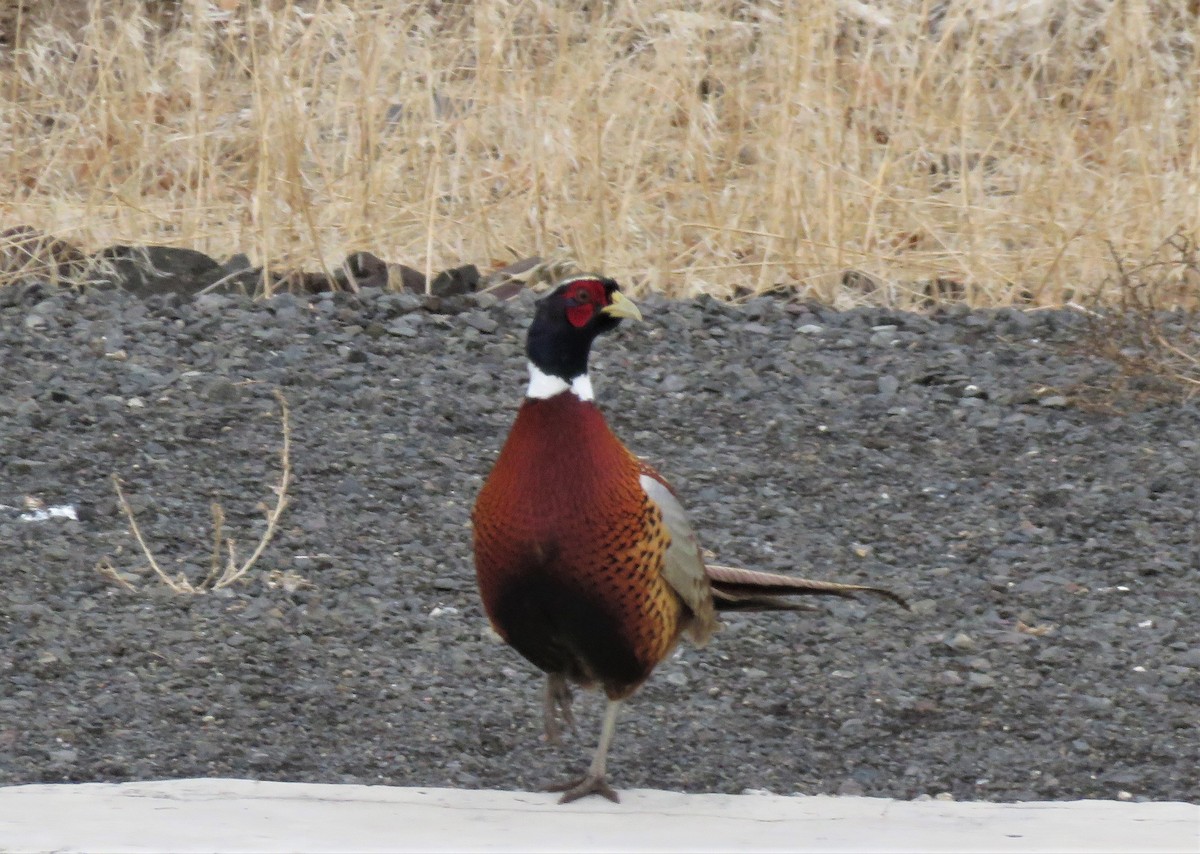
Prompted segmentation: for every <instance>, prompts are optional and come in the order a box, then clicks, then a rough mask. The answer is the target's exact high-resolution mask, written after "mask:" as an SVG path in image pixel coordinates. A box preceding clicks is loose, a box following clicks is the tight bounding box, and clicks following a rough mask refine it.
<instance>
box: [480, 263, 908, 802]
mask: <svg viewBox="0 0 1200 854" xmlns="http://www.w3.org/2000/svg"><path fill="white" fill-rule="evenodd" d="M618 288H619V286H618V284H617V283H616V282H615V281H614V280H612V279H610V278H606V277H602V276H595V275H586V276H576V277H574V278H569V279H566V280H565V281H563V282H561V283H560V284H559V285H558V286H557V287H556V288H555V289H554V290H553V291H552V292H551V293H550V294H549V295H547V296H545V297H543V298H542V299H541V300H539V301H538V303H537V308H536V314H535V316H534V319H533V323H532V325H531V326H530V327H529V333H528V337H527V340H526V348H525V350H526V355H527V357H528V360H529V387H528V390H527V391H526V396H525V400H524V402H523V403H522V404H521V407H520V409H519V411H518V412H517V418H516V421H515V423H514V424H513V426H512V430H511V431H510V433H509V435H508V439H507V441H506V442H505V443H504V447H503V448H502V449H501V451H500V455H499V456H498V457H497V459H496V462H495V466H494V467H493V469H492V472H491V474H490V475H489V476H488V479H487V481H486V482H485V483H484V485H483V489H482V490H481V491H480V493H479V497H478V499H477V501H476V504H475V509H474V513H473V514H472V521H473V523H474V524H473V527H474V549H475V569H476V575H477V579H478V582H479V591H480V596H481V599H482V600H483V606H484V610H485V611H486V612H487V615H488V618H489V619H490V621H491V624H492V626H493V628H495V630H496V632H497V633H498V634H499V635H500V636H501V637H502V638H503V639H504V640H505V641H506V642H507V643H509V644H510V645H511V646H513V647H514V648H515V649H516V650H517V652H519V653H520V654H521V655H523V656H524V657H525V658H527V659H528V660H529V661H530V662H532V663H533V664H534V665H535V666H537V667H538V668H540V669H541V670H543V671H544V672H545V673H546V674H547V676H546V688H545V695H544V701H543V702H544V714H545V724H544V726H545V733H546V738H547V740H548V741H551V742H558V741H559V738H560V735H561V732H562V725H563V724H566V725H568V726H572V727H573V726H574V717H573V715H572V712H571V701H572V697H571V689H570V687H569V683H574V684H576V685H579V686H582V687H584V688H591V687H596V686H598V687H600V688H601V689H603V691H604V693H605V694H606V695H607V697H608V704H607V707H606V709H605V714H604V722H603V726H602V729H601V733H600V742H599V745H598V746H597V748H596V752H595V754H594V756H593V758H592V762H591V765H590V766H589V768H588V770H587V772H586V773H585V774H584V775H583V776H582V777H580V778H579V779H575V780H571V781H570V782H568V783H564V784H561V785H556V786H551V787H549V791H559V792H563V795H562V797H561V799H560V801H559V803H568V802H570V801H574V800H576V799H578V798H581V797H584V796H585V795H591V794H598V795H602V796H604V797H606V798H608V799H609V800H612V801H618V800H619V799H618V796H617V793H616V792H615V791H614V790H613V789H612V787H611V786H610V785H609V784H608V782H607V780H606V758H607V755H608V748H609V745H610V744H611V743H612V739H613V734H614V732H615V731H616V723H617V713H618V710H619V709H620V707H621V703H622V701H624V700H625V699H627V698H628V697H629V696H630V695H632V694H633V693H634V692H635V691H636V690H637V689H638V687H639V686H641V684H642V683H643V682H645V681H646V679H647V678H648V677H649V676H650V673H651V671H653V670H654V668H655V666H656V665H657V664H658V663H659V662H660V661H662V660H663V659H664V658H666V656H667V655H668V654H669V653H670V652H671V650H672V648H673V647H674V646H675V644H676V642H677V641H678V640H679V637H680V635H686V636H687V637H688V638H689V639H690V640H691V641H692V642H694V643H695V644H696V645H697V646H702V645H703V644H704V643H705V642H706V641H707V640H708V639H709V637H710V636H711V635H712V634H713V632H714V631H716V629H717V627H718V622H717V617H716V611H717V610H718V609H720V610H789V609H798V608H800V607H803V606H798V605H796V604H794V603H791V602H788V601H786V600H784V599H781V598H779V597H781V596H787V595H832V596H847V597H853V596H854V594H856V593H872V594H877V595H880V596H883V597H886V598H888V599H891V600H892V601H894V602H896V603H898V604H899V605H901V606H903V607H905V608H907V607H908V606H907V604H906V603H905V601H904V599H902V598H901V597H900V596H898V595H896V594H895V593H892V592H891V591H888V590H884V589H882V588H878V587H867V586H863V585H857V584H838V583H834V582H829V581H810V580H807V579H799V578H791V577H788V576H783V575H776V574H773V573H767V572H758V571H753V570H748V569H740V568H734V567H724V566H711V565H710V566H705V562H704V560H703V557H702V555H701V552H700V548H699V545H698V543H697V539H696V534H695V533H694V531H693V530H692V528H691V526H690V525H689V524H688V520H687V515H686V513H685V512H684V509H683V506H682V505H681V504H680V502H679V499H678V498H677V497H676V495H675V493H674V492H673V491H672V489H671V487H670V486H669V485H668V484H667V482H666V480H664V479H663V477H662V475H660V474H659V473H658V472H657V471H655V470H654V469H653V468H651V467H650V466H649V465H648V464H647V463H645V462H644V461H642V460H641V459H639V458H638V457H636V456H635V455H634V454H633V453H631V452H630V451H629V450H628V449H627V448H626V447H625V445H623V444H622V443H621V441H620V440H619V439H617V437H616V436H615V435H614V434H613V433H612V431H611V430H610V429H609V427H608V425H607V423H606V422H605V420H604V416H603V415H602V414H601V412H600V410H599V409H598V408H597V407H596V404H595V402H594V398H593V392H592V383H591V380H590V379H589V377H588V355H589V352H590V350H591V346H592V342H593V340H595V338H596V336H597V335H600V334H601V333H604V332H608V331H611V330H612V329H615V328H616V327H617V326H618V324H620V322H621V320H622V319H632V320H640V319H641V312H640V311H639V310H638V308H637V306H636V305H634V303H633V301H632V300H630V299H629V298H628V297H626V296H625V295H624V294H622V293H621V291H620V290H619V289H618Z"/></svg>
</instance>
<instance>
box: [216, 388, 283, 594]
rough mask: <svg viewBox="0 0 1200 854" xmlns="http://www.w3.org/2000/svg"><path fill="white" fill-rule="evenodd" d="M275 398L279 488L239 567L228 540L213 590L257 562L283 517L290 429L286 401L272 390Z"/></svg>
mask: <svg viewBox="0 0 1200 854" xmlns="http://www.w3.org/2000/svg"><path fill="white" fill-rule="evenodd" d="M275 399H276V400H277V401H279V417H280V421H281V422H282V424H283V447H282V448H281V449H280V451H279V464H280V468H281V470H282V471H281V473H280V476H279V485H278V486H277V487H275V494H276V499H275V506H274V507H273V508H272V509H271V510H270V512H268V513H267V529H266V530H265V531H263V535H262V537H260V538H259V541H258V546H257V547H255V549H254V551H253V552H251V554H250V557H248V558H247V559H246V562H245V563H243V564H242V565H241V566H240V567H238V566H237V562H236V560H235V558H234V550H233V540H230V541H229V563H228V564H227V565H226V567H225V572H223V573H222V574H221V577H220V578H219V579H217V582H216V584H215V585H214V587H215V588H217V589H220V588H222V587H228V586H229V585H230V584H233V582H235V581H237V580H238V579H239V578H241V577H242V576H244V575H245V574H246V573H247V572H249V571H250V568H251V567H253V566H254V564H255V563H257V562H258V559H259V557H260V556H261V555H262V553H263V551H264V550H266V548H267V546H268V545H269V544H270V542H271V540H272V539H273V538H274V536H275V531H276V529H277V528H278V526H279V520H280V518H282V517H283V511H284V510H286V509H287V505H288V487H289V486H290V485H291V482H292V428H291V422H290V418H289V411H288V405H287V398H285V397H284V396H283V393H282V392H279V391H276V392H275Z"/></svg>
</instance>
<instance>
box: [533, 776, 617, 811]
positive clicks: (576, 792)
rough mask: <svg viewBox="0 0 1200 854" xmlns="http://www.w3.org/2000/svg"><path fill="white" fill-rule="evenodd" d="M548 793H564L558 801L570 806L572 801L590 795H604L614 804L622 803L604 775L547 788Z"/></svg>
mask: <svg viewBox="0 0 1200 854" xmlns="http://www.w3.org/2000/svg"><path fill="white" fill-rule="evenodd" d="M546 791H547V792H562V793H563V796H562V797H561V798H559V799H558V802H559V803H560V804H569V803H571V801H577V800H579V799H580V798H583V797H587V796H588V795H602V796H604V797H606V798H608V799H609V800H610V801H612V802H613V803H614V804H619V803H620V802H621V799H620V798H619V797H618V796H617V792H616V790H615V789H614V788H613V787H612V786H610V785H608V782H607V781H606V780H605V779H604V775H603V774H584V775H583V776H582V777H580V778H579V779H578V780H571V781H569V782H566V783H557V784H555V785H553V786H547V787H546Z"/></svg>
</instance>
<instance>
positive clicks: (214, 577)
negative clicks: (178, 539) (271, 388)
mask: <svg viewBox="0 0 1200 854" xmlns="http://www.w3.org/2000/svg"><path fill="white" fill-rule="evenodd" d="M275 399H276V400H277V401H278V402H279V413H280V421H281V424H282V430H283V444H282V446H281V448H280V451H279V464H280V475H279V483H278V485H277V486H275V489H274V491H275V504H274V506H273V507H271V508H270V509H268V510H267V514H266V515H267V527H266V529H265V530H264V531H263V533H262V536H260V537H259V539H258V544H257V545H256V546H255V548H254V551H252V552H251V553H250V555H249V556H248V557H247V558H246V559H245V560H241V559H239V557H238V553H237V545H236V543H235V542H234V540H233V538H232V537H222V533H223V531H224V523H225V510H224V508H222V507H221V505H220V504H218V503H216V502H213V504H212V514H213V541H212V550H211V553H210V558H209V571H208V575H206V576H205V577H204V579H203V580H201V581H200V582H199V583H196V584H193V583H192V582H191V581H190V580H189V579H188V578H187V576H186V575H184V574H183V573H182V572H180V573H178V574H176V575H175V576H171V575H170V574H169V573H168V572H167V571H166V570H164V569H163V568H162V565H161V564H160V563H159V562H158V560H157V559H156V558H155V556H154V552H153V550H152V549H151V548H150V545H149V544H148V543H147V542H146V538H145V536H144V535H143V534H142V530H141V527H140V526H139V525H138V522H137V516H136V515H135V514H134V512H133V508H132V507H131V506H130V504H129V500H128V499H127V498H126V497H125V492H124V490H122V489H121V479H120V478H119V477H118V476H117V475H116V474H114V475H113V476H112V482H113V489H114V490H115V492H116V494H117V501H118V502H119V503H120V505H121V510H122V512H124V514H125V518H126V519H127V520H128V521H129V530H130V531H131V532H132V533H133V537H134V539H135V540H137V544H138V547H139V548H140V549H141V551H142V555H143V556H144V557H145V558H146V563H147V564H148V565H149V566H150V569H151V570H152V571H153V572H154V574H155V575H156V576H157V577H158V580H159V581H161V582H162V583H163V584H165V585H166V586H167V587H168V588H170V589H171V590H172V591H173V592H175V593H203V592H205V591H208V590H220V589H222V588H224V587H228V586H230V585H231V584H233V583H235V582H237V581H239V580H241V579H242V578H244V577H245V576H246V574H247V573H248V572H249V571H250V570H251V569H252V568H253V567H254V565H255V564H257V563H258V560H259V558H260V557H261V556H262V553H263V551H264V550H266V548H267V546H268V545H269V544H270V542H271V540H272V539H273V538H274V537H275V532H276V531H277V530H278V527H279V520H280V519H281V518H282V517H283V511H284V510H286V509H287V505H288V487H289V486H290V485H291V482H292V457H291V450H292V431H291V421H290V413H289V410H288V405H287V399H286V398H285V397H284V396H283V394H282V393H281V392H278V391H276V392H275ZM96 568H97V570H99V571H100V573H101V574H102V575H104V576H105V577H107V578H109V579H112V580H113V581H115V582H117V583H118V584H120V585H121V586H122V587H124V588H125V589H126V590H134V589H135V588H134V586H133V585H132V584H130V583H129V581H128V580H127V578H126V577H125V576H123V575H122V574H121V573H120V572H118V571H117V569H116V567H114V566H113V564H112V561H111V560H109V559H108V558H105V559H103V560H101V561H100V562H99V563H98V564H97V566H96Z"/></svg>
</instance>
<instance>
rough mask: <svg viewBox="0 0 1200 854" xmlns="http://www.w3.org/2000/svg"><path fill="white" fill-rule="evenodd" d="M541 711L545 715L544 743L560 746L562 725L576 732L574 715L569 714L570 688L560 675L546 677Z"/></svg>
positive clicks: (553, 674)
mask: <svg viewBox="0 0 1200 854" xmlns="http://www.w3.org/2000/svg"><path fill="white" fill-rule="evenodd" d="M542 710H543V713H544V715H545V727H546V741H547V742H549V743H550V744H562V732H563V727H562V724H566V725H567V726H569V727H570V728H571V732H577V730H576V729H575V715H574V714H573V713H572V712H571V686H570V685H568V684H567V680H566V678H565V677H563V676H562V675H561V674H558V673H551V674H550V675H548V676H547V677H546V694H545V697H544V698H543V701H542ZM560 718H561V721H562V723H561V724H560V723H559V720H560Z"/></svg>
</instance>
